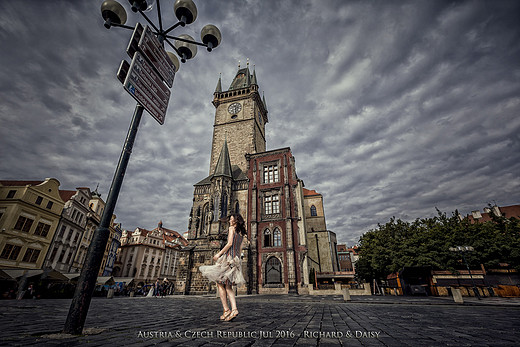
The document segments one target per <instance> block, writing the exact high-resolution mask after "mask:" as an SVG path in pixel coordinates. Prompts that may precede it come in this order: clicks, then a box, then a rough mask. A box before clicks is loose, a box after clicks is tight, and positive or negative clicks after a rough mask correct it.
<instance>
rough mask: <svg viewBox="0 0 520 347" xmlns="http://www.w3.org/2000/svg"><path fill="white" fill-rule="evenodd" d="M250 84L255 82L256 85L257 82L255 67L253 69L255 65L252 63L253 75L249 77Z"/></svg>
mask: <svg viewBox="0 0 520 347" xmlns="http://www.w3.org/2000/svg"><path fill="white" fill-rule="evenodd" d="M251 84H256V85H258V82H257V80H256V69H255V66H254V65H253V77H252V78H251Z"/></svg>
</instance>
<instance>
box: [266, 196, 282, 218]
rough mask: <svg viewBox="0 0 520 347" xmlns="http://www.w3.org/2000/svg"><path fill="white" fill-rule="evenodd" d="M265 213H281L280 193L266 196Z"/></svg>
mask: <svg viewBox="0 0 520 347" xmlns="http://www.w3.org/2000/svg"><path fill="white" fill-rule="evenodd" d="M264 211H265V214H274V213H280V200H279V199H278V195H271V196H266V197H265V198H264Z"/></svg>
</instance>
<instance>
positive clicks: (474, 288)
mask: <svg viewBox="0 0 520 347" xmlns="http://www.w3.org/2000/svg"><path fill="white" fill-rule="evenodd" d="M460 253H461V254H462V259H464V263H465V264H466V268H467V269H468V273H469V278H471V283H472V284H473V291H474V292H475V295H476V296H477V298H478V299H479V300H480V294H479V293H478V289H477V286H476V285H475V281H474V280H473V276H472V275H471V270H470V269H469V265H468V261H467V260H466V257H465V256H464V252H463V251H461V252H460Z"/></svg>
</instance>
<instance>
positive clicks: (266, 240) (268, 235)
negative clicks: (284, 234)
mask: <svg viewBox="0 0 520 347" xmlns="http://www.w3.org/2000/svg"><path fill="white" fill-rule="evenodd" d="M272 245H273V242H272V240H271V230H269V229H265V231H264V247H272Z"/></svg>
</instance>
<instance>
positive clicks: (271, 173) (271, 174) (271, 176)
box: [264, 164, 279, 183]
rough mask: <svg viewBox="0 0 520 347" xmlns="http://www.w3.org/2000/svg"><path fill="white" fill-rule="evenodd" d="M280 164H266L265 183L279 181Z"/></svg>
mask: <svg viewBox="0 0 520 347" xmlns="http://www.w3.org/2000/svg"><path fill="white" fill-rule="evenodd" d="M278 180H279V176H278V165H276V164H275V165H265V166H264V183H274V182H278Z"/></svg>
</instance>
